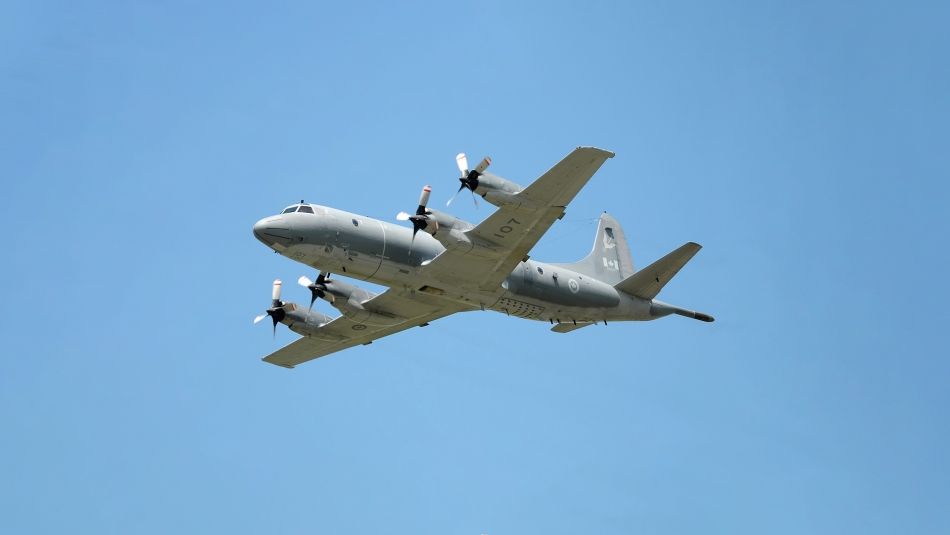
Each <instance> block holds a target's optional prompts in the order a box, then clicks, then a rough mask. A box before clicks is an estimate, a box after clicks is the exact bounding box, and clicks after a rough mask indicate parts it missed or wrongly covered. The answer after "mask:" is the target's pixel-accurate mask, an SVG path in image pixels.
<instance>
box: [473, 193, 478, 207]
mask: <svg viewBox="0 0 950 535" xmlns="http://www.w3.org/2000/svg"><path fill="white" fill-rule="evenodd" d="M472 202H474V203H475V209H476V210H478V195H475V192H474V191H473V192H472Z"/></svg>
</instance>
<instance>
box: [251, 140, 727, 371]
mask: <svg viewBox="0 0 950 535" xmlns="http://www.w3.org/2000/svg"><path fill="white" fill-rule="evenodd" d="M613 156H614V154H613V153H612V152H608V151H605V150H601V149H597V148H593V147H579V148H577V149H575V150H574V151H573V152H571V153H570V154H568V155H567V156H566V157H565V158H564V159H563V160H561V161H560V162H559V163H558V164H557V165H555V166H554V167H552V168H551V169H550V170H549V171H548V172H546V173H544V174H543V175H541V177H540V178H538V179H537V180H535V181H534V182H533V183H532V184H531V185H529V186H527V187H522V186H520V185H518V184H515V183H513V182H511V181H508V180H506V179H504V178H501V177H499V176H496V175H493V174H491V173H488V172H487V171H486V169H487V168H488V166H489V164H490V163H491V160H489V159H488V158H485V159H484V160H482V162H481V163H480V164H479V165H478V166H476V167H475V169H471V170H469V169H468V161H467V159H466V157H465V155H464V154H459V155H458V157H457V158H456V160H457V163H458V167H459V170H460V171H461V173H462V175H461V178H459V180H460V181H461V186H460V187H459V190H458V192H456V195H457V194H458V193H459V192H461V191H462V190H463V189H469V190H471V192H472V195H473V198H474V196H475V195H478V196H481V197H482V198H483V199H485V200H486V201H488V202H490V203H492V204H494V205H496V206H498V209H497V210H496V211H495V212H494V213H493V214H492V215H490V216H489V217H488V218H487V219H485V220H484V221H482V222H481V223H480V224H478V225H473V224H471V223H467V222H465V221H462V220H460V219H457V218H455V217H453V216H451V215H448V214H446V213H444V212H441V211H438V210H433V209H432V208H429V207H428V201H429V193H430V191H431V190H430V188H429V186H426V187H425V188H423V190H422V196H421V197H420V199H419V206H418V208H417V209H416V212H415V214H407V213H405V212H401V213H399V215H397V217H396V218H397V219H398V220H402V221H409V222H410V223H411V224H412V228H411V229H410V228H407V227H403V226H399V225H396V224H392V223H388V222H386V221H379V220H376V219H371V218H368V217H364V216H361V215H357V214H352V213H349V212H344V211H341V210H337V209H334V208H329V207H325V206H318V205H315V204H307V203H304V202H303V201H301V202H300V203H299V204H294V205H292V206H289V207H287V208H285V209H284V210H283V211H282V212H281V213H280V214H278V215H275V216H271V217H265V218H264V219H261V220H260V221H258V222H257V223H256V224H255V225H254V236H256V237H257V239H259V240H260V241H262V242H264V244H266V245H267V246H268V247H270V248H271V249H273V250H274V251H276V252H277V253H280V254H281V255H284V256H286V257H288V258H291V259H293V260H296V261H298V262H301V263H303V264H306V265H308V266H310V267H312V268H315V269H317V270H320V274H319V276H318V277H317V278H316V280H310V279H308V278H307V277H300V280H299V281H298V282H299V283H300V284H301V285H303V286H306V287H307V288H309V289H310V292H311V300H310V307H309V308H304V307H302V306H299V305H296V304H294V303H285V302H283V301H281V300H280V288H281V282H280V281H279V280H277V281H274V290H273V296H272V297H273V301H272V306H271V308H269V309H268V310H267V311H266V313H265V314H262V315H260V316H258V317H257V318H256V319H255V320H254V321H255V323H257V322H259V321H261V320H262V319H264V318H265V317H267V316H270V317H271V320H272V322H273V327H274V329H276V328H277V323H283V324H285V325H287V326H288V327H289V328H290V329H291V330H292V331H294V332H296V333H297V334H300V335H302V336H303V338H301V339H299V340H297V341H295V342H293V343H291V344H289V345H287V346H285V347H283V348H281V349H279V350H277V351H275V352H274V353H272V354H270V355H268V356H266V357H264V360H265V361H266V362H270V363H272V364H277V365H278V366H284V367H287V368H292V367H294V366H296V365H297V364H300V363H302V362H306V361H308V360H311V359H315V358H318V357H322V356H324V355H328V354H330V353H334V352H336V351H340V350H343V349H346V348H349V347H353V346H355V345H359V344H369V343H372V341H373V340H376V339H378V338H382V337H384V336H388V335H390V334H394V333H397V332H399V331H402V330H405V329H408V328H410V327H416V326H420V327H422V326H426V325H428V324H429V322H431V321H433V320H435V319H438V318H441V317H444V316H448V315H449V314H453V313H455V312H464V311H470V310H494V311H497V312H504V313H505V314H508V315H511V316H517V317H521V318H526V319H532V320H540V321H546V322H550V323H551V324H553V325H554V327H553V328H552V329H551V330H552V331H555V332H559V333H566V332H570V331H573V330H575V329H579V328H581V327H586V326H588V325H593V324H595V323H604V324H605V325H606V324H607V322H609V321H631V320H633V321H637V320H640V321H642V320H652V319H656V318H660V317H663V316H667V315H669V314H679V315H680V316H685V317H688V318H694V319H698V320H701V321H713V318H712V316H709V315H707V314H703V313H701V312H695V311H692V310H686V309H683V308H680V307H676V306H673V305H669V304H666V303H663V302H661V301H658V300H656V299H654V298H655V297H656V295H657V294H658V293H659V292H660V290H661V289H662V288H663V286H664V285H665V284H666V283H667V282H669V281H670V279H672V278H673V276H674V275H676V273H677V272H678V271H679V270H680V268H682V267H683V265H685V264H686V262H688V261H689V259H690V258H692V257H693V255H695V254H696V252H697V251H699V249H700V246H699V244H696V243H692V242H689V243H686V244H685V245H683V246H681V247H680V248H678V249H676V250H675V251H673V252H671V253H669V254H667V255H666V256H664V257H663V258H661V259H659V260H657V261H656V262H654V263H652V264H650V265H649V266H647V267H646V268H643V269H641V270H640V271H634V269H633V261H632V259H631V257H630V251H629V249H628V248H627V240H626V238H625V237H624V233H623V229H621V228H620V224H619V223H617V221H616V220H614V218H613V217H611V216H609V215H607V214H606V213H604V214H603V215H601V216H600V224H599V225H598V227H597V235H596V236H595V238H594V247H593V250H592V251H591V252H590V254H589V255H588V256H587V257H586V258H584V259H583V260H581V261H579V262H577V263H574V264H546V263H543V262H538V261H535V260H532V259H530V258H529V256H528V253H529V251H531V248H532V247H534V245H535V243H537V242H538V240H539V239H540V238H541V236H542V235H544V233H545V232H546V231H547V230H548V228H550V226H551V225H552V224H553V223H554V221H556V220H558V219H560V218H561V217H563V216H564V210H565V208H566V207H567V205H568V203H569V202H570V201H571V200H572V199H573V198H574V196H575V195H577V193H578V192H579V191H580V189H581V188H582V187H583V186H584V185H585V184H586V183H587V181H588V180H589V179H590V178H591V177H592V176H593V175H594V173H595V172H596V171H597V170H598V169H599V168H600V166H601V165H603V163H604V162H605V161H606V160H607V159H608V158H612V157H613ZM453 199H454V197H453ZM451 202H452V201H451V199H450V200H449V203H451ZM476 204H477V201H476ZM420 231H421V232H420ZM331 272H332V273H338V274H339V273H342V274H345V275H346V276H348V277H353V278H357V279H364V280H368V281H371V282H374V283H378V284H382V285H386V286H389V289H388V290H387V291H385V292H383V293H381V294H379V295H376V294H374V293H372V292H369V291H367V290H363V289H361V288H358V287H356V286H354V285H352V284H349V283H347V282H344V281H343V280H340V279H337V278H335V277H332V276H331V275H330V273H331ZM317 299H324V300H326V301H328V302H329V303H330V304H331V305H333V306H334V307H335V308H336V309H338V310H339V311H340V312H341V313H342V315H341V316H338V317H336V318H331V317H329V316H327V315H325V314H322V313H320V312H317V311H315V310H313V303H314V301H315V300H317Z"/></svg>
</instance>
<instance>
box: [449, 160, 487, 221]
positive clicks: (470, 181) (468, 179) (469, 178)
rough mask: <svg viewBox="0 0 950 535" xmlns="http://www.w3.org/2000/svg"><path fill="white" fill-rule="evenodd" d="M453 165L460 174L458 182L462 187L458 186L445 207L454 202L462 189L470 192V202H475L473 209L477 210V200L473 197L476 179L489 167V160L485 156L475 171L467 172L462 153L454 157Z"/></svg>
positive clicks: (476, 186) (466, 164) (466, 162)
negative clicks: (454, 164) (456, 166)
mask: <svg viewBox="0 0 950 535" xmlns="http://www.w3.org/2000/svg"><path fill="white" fill-rule="evenodd" d="M455 163H456V164H457V165H458V168H459V172H460V173H461V174H462V176H460V177H459V181H460V182H461V183H462V185H461V186H459V189H458V191H456V192H455V195H452V198H451V199H449V201H448V202H447V203H445V205H446V206H449V205H451V204H452V201H454V200H455V197H456V196H457V195H458V194H459V193H461V191H462V190H463V189H469V190H471V192H472V201H474V202H475V208H478V198H477V197H476V196H475V190H476V189H478V177H479V176H481V174H482V173H484V172H485V169H488V166H489V165H491V158H489V157H488V156H485V158H484V159H482V161H481V162H480V163H479V164H478V166H476V167H475V169H472V170H469V168H468V157H467V156H465V153H464V152H460V153H459V154H458V156H456V157H455Z"/></svg>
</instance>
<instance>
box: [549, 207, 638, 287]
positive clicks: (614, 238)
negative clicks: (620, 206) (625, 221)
mask: <svg viewBox="0 0 950 535" xmlns="http://www.w3.org/2000/svg"><path fill="white" fill-rule="evenodd" d="M554 265H556V266H560V267H563V268H566V269H570V270H573V271H576V272H578V273H583V274H584V275H589V276H591V277H594V278H596V279H598V280H601V281H603V282H606V283H607V284H617V283H619V282H620V281H622V280H624V279H626V278H628V277H630V276H631V275H633V258H632V257H631V256H630V248H629V247H627V237H626V236H624V233H623V229H622V228H621V227H620V223H618V222H617V220H616V219H614V218H613V217H612V216H610V214H608V213H607V212H604V213H603V214H601V216H600V223H599V224H598V225H597V234H596V236H594V247H593V249H591V252H590V254H589V255H587V257H586V258H584V259H583V260H581V261H580V262H575V263H573V264H554Z"/></svg>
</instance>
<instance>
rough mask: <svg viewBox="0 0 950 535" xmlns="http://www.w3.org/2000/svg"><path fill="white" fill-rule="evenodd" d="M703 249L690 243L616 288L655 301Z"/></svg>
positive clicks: (628, 278)
mask: <svg viewBox="0 0 950 535" xmlns="http://www.w3.org/2000/svg"><path fill="white" fill-rule="evenodd" d="M701 248H702V246H701V245H699V244H698V243H693V242H688V243H686V244H684V245H682V246H681V247H680V248H679V249H676V250H675V251H673V252H672V253H670V254H668V255H666V256H664V257H663V258H661V259H659V260H657V261H656V262H654V263H652V264H650V265H649V266H647V267H645V268H643V269H641V270H640V271H637V272H636V273H634V274H633V275H631V276H629V277H627V278H626V279H624V280H622V281H620V282H619V283H617V285H616V286H615V288H617V289H618V290H620V291H621V292H625V293H628V294H630V295H634V296H637V297H640V298H642V299H653V298H654V297H656V294H658V293H660V290H662V289H663V287H664V286H666V283H668V282H670V279H672V278H673V277H674V276H676V274H677V273H679V270H680V269H682V267H683V266H684V265H686V263H687V262H689V260H690V259H691V258H693V256H694V255H695V254H696V253H698V252H699V250H700V249H701Z"/></svg>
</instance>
